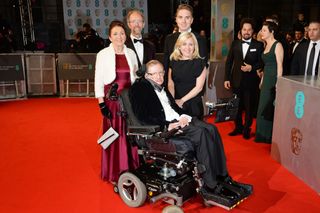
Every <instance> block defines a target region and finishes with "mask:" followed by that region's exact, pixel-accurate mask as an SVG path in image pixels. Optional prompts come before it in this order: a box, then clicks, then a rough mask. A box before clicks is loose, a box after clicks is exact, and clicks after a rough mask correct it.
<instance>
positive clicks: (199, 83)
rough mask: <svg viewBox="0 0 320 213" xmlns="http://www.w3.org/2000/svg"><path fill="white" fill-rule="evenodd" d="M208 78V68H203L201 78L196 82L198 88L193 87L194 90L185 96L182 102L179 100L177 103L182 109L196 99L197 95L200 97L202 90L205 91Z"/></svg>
mask: <svg viewBox="0 0 320 213" xmlns="http://www.w3.org/2000/svg"><path fill="white" fill-rule="evenodd" d="M206 76H207V69H206V67H204V68H203V70H202V73H201V74H200V75H199V77H197V81H196V86H195V87H193V89H192V90H190V92H188V93H187V94H186V95H185V96H183V97H182V98H181V99H180V100H177V101H176V103H177V104H178V105H179V106H180V107H182V105H183V104H184V103H185V102H186V101H188V100H190V99H191V98H193V97H195V96H196V95H198V94H199V93H200V92H201V91H202V89H203V85H204V82H205V80H206Z"/></svg>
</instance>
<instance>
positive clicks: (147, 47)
mask: <svg viewBox="0 0 320 213" xmlns="http://www.w3.org/2000/svg"><path fill="white" fill-rule="evenodd" d="M125 44H126V46H127V47H128V48H130V49H132V50H133V51H134V52H135V54H136V56H137V60H138V65H139V68H140V67H141V65H143V64H146V63H148V62H149V61H150V60H152V59H155V56H156V48H155V46H154V44H153V43H152V42H151V41H148V40H145V39H143V61H140V60H139V57H138V54H137V51H136V49H135V47H134V45H133V42H132V40H131V37H130V36H127V40H126V43H125Z"/></svg>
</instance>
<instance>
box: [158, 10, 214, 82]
mask: <svg viewBox="0 0 320 213" xmlns="http://www.w3.org/2000/svg"><path fill="white" fill-rule="evenodd" d="M175 20H176V23H177V26H178V32H174V33H172V34H170V35H168V36H167V37H166V39H165V41H164V50H163V53H164V54H163V65H164V70H165V72H166V75H165V81H164V84H165V86H167V83H168V77H167V74H168V70H169V64H170V55H171V53H172V52H173V49H174V45H175V44H176V41H177V39H178V37H179V35H180V33H182V32H191V31H192V30H191V24H192V22H193V8H192V7H191V6H190V5H187V4H180V5H179V6H178V8H177V12H176V19H175ZM192 33H193V34H194V35H195V37H196V38H197V41H198V45H199V54H200V56H201V57H202V58H203V59H204V60H205V61H206V62H207V61H208V50H207V44H206V39H205V38H204V37H203V36H200V35H199V34H198V33H196V32H193V31H192ZM207 67H208V66H207Z"/></svg>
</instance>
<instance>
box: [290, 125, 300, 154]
mask: <svg viewBox="0 0 320 213" xmlns="http://www.w3.org/2000/svg"><path fill="white" fill-rule="evenodd" d="M302 138H303V136H302V133H301V131H300V130H299V129H297V128H292V129H291V151H292V153H293V154H295V155H299V154H300V151H301V145H302Z"/></svg>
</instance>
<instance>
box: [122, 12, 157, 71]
mask: <svg viewBox="0 0 320 213" xmlns="http://www.w3.org/2000/svg"><path fill="white" fill-rule="evenodd" d="M127 24H128V27H129V29H130V36H127V40H126V43H125V44H126V46H127V47H128V48H130V49H132V50H133V51H134V52H135V53H136V55H137V60H138V65H139V68H140V67H141V66H142V65H143V64H146V63H147V62H148V61H150V60H152V59H155V54H156V48H155V46H154V44H153V43H152V42H151V41H148V40H146V39H143V38H142V34H141V32H142V29H143V28H144V25H145V22H144V16H143V14H142V13H141V11H140V10H138V9H132V10H130V11H129V12H128V14H127Z"/></svg>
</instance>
